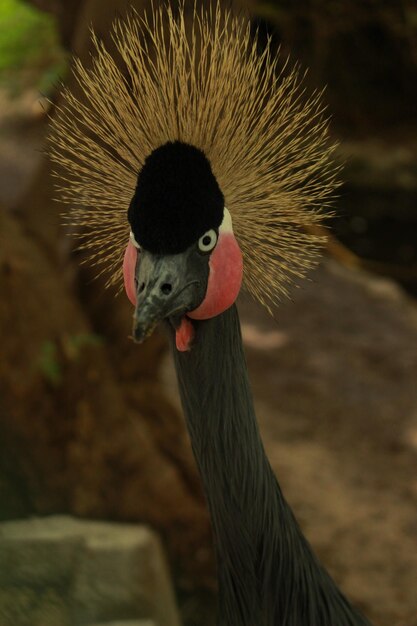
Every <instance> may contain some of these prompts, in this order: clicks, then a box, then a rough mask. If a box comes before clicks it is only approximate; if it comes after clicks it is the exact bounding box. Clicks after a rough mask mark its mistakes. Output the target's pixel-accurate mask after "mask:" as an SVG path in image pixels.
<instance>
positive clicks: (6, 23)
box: [0, 0, 66, 92]
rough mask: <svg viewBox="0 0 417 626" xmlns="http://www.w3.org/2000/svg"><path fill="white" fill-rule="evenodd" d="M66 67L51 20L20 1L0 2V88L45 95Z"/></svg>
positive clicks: (46, 15)
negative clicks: (38, 92) (35, 91)
mask: <svg viewBox="0 0 417 626" xmlns="http://www.w3.org/2000/svg"><path fill="white" fill-rule="evenodd" d="M65 67H66V62H65V55H64V52H63V51H62V49H61V48H60V46H59V41H58V34H57V29H56V25H55V21H54V19H53V18H52V17H51V16H50V15H48V14H46V13H42V12H41V11H39V10H37V9H35V8H33V7H31V6H30V5H28V4H25V2H24V1H23V0H0V85H1V86H3V87H4V86H6V87H8V88H9V89H10V90H11V91H20V90H21V89H22V88H23V87H34V88H37V89H40V90H41V91H44V92H47V91H48V90H49V89H50V87H51V85H52V84H53V83H54V82H55V81H56V80H57V78H58V76H60V75H62V74H63V73H64V72H65Z"/></svg>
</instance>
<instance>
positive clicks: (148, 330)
mask: <svg viewBox="0 0 417 626" xmlns="http://www.w3.org/2000/svg"><path fill="white" fill-rule="evenodd" d="M157 325H158V322H157V321H153V322H151V323H150V324H147V325H146V326H143V325H139V324H134V326H133V334H132V339H133V341H134V342H135V343H143V342H144V341H145V340H146V339H148V338H149V337H150V336H151V335H152V333H153V331H154V330H155V328H156V327H157Z"/></svg>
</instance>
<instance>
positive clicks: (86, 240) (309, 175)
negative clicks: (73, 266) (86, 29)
mask: <svg viewBox="0 0 417 626" xmlns="http://www.w3.org/2000/svg"><path fill="white" fill-rule="evenodd" d="M112 29H113V30H112V38H113V44H114V48H115V50H116V54H115V53H114V52H110V51H109V50H108V49H106V47H105V45H104V44H103V42H102V41H100V40H99V38H98V37H97V36H96V35H95V34H94V33H93V34H92V38H93V43H94V46H95V53H94V55H93V58H92V62H91V63H92V64H91V66H90V67H88V68H87V67H84V66H83V65H82V63H81V62H80V61H79V60H75V61H74V74H75V77H76V81H77V84H78V87H77V94H76V93H75V92H74V91H72V90H71V89H69V88H68V87H64V86H63V89H62V97H61V104H60V105H59V106H58V110H57V113H56V115H55V116H54V119H53V120H52V129H51V134H50V139H49V152H50V155H51V159H52V161H53V162H54V164H55V169H56V177H57V183H56V187H57V190H58V192H59V198H60V200H61V201H63V202H65V203H67V204H69V205H70V207H69V210H68V213H67V214H66V215H67V217H66V218H65V219H66V221H67V222H68V223H70V224H72V225H76V226H77V227H78V230H79V233H80V237H81V242H80V248H81V249H83V250H85V251H86V252H88V253H89V254H90V255H91V259H92V262H95V263H96V264H97V266H98V269H97V273H98V274H100V273H102V272H106V276H107V284H109V285H111V284H114V285H118V286H119V288H120V289H122V288H123V285H124V289H125V291H126V294H127V296H128V298H129V300H130V301H131V303H132V305H133V310H134V313H133V331H132V336H133V339H134V340H135V341H137V342H142V341H144V340H145V339H146V338H147V337H149V336H150V335H151V333H152V332H153V330H154V328H155V327H156V326H157V325H158V324H163V325H164V327H165V329H166V332H167V335H168V340H169V343H170V346H171V350H172V354H173V359H174V364H175V369H176V374H177V379H178V386H179V391H180V396H181V401H182V406H183V410H184V414H185V419H186V424H187V427H188V431H189V435H190V440H191V445H192V450H193V453H194V456H195V459H196V463H197V466H198V469H199V472H200V476H201V480H202V484H203V487H204V492H205V497H206V501H207V506H208V509H209V512H210V518H211V524H212V531H213V543H214V549H215V554H216V562H217V577H218V609H217V614H218V617H217V624H218V626H370V622H369V621H368V620H367V619H366V617H365V616H363V615H362V613H361V612H360V611H359V610H358V609H356V608H354V607H353V606H352V604H351V603H350V602H349V601H348V599H347V598H346V597H345V595H344V594H343V593H342V591H340V589H339V588H338V586H337V585H336V583H335V582H334V580H333V579H332V577H331V576H330V574H329V573H328V572H327V571H326V569H325V568H324V566H323V565H322V564H321V563H320V562H319V560H318V558H317V556H316V555H315V553H314V552H313V550H312V548H311V546H310V544H309V543H308V541H307V539H306V537H305V536H304V534H303V532H302V530H301V528H300V526H299V524H298V522H297V520H296V518H295V516H294V514H293V512H292V510H291V508H290V506H289V505H288V503H287V501H286V500H285V498H284V495H283V493H282V490H281V488H280V486H279V483H278V481H277V478H276V476H275V474H274V472H273V470H272V468H271V465H270V463H269V461H268V458H267V456H266V453H265V449H264V445H263V442H262V438H261V435H260V431H259V427H258V422H257V418H256V415H255V410H254V405H253V397H252V392H251V389H250V382H249V376H248V370H247V365H246V359H245V354H244V349H243V344H242V337H241V328H240V322H239V315H238V310H237V306H236V299H237V296H238V294H239V293H240V291H241V290H242V289H244V290H246V291H247V292H248V293H249V294H251V295H252V296H253V297H254V298H255V300H257V301H258V302H259V303H260V304H261V305H263V306H264V307H266V309H267V310H268V311H269V312H270V313H273V311H274V309H275V308H276V307H277V306H279V303H280V302H281V300H282V299H283V298H284V297H285V296H286V295H287V294H288V290H289V286H290V285H291V283H292V282H293V281H294V280H297V279H298V278H299V277H302V276H304V274H305V273H306V272H307V271H308V270H309V269H310V268H312V267H314V265H315V264H316V263H317V259H318V257H319V252H320V250H321V247H322V246H323V238H322V236H321V235H317V229H314V228H312V227H313V226H315V225H317V224H320V223H321V222H322V220H323V216H325V215H326V211H328V210H329V208H330V207H331V206H332V202H333V199H334V193H335V189H336V188H337V186H338V184H339V182H338V181H339V168H338V166H337V165H335V159H334V150H335V145H334V143H332V141H331V140H330V137H329V122H328V117H327V113H326V107H325V105H324V104H323V94H322V90H317V91H313V92H311V93H307V91H306V88H305V80H304V76H303V74H302V72H301V70H300V68H299V66H298V65H296V64H293V63H292V62H291V61H290V60H289V59H287V58H285V59H282V58H281V56H280V54H275V53H274V52H273V50H272V45H271V40H268V41H267V42H266V44H265V46H264V47H263V48H261V47H260V45H259V39H258V34H257V33H256V32H255V33H254V32H253V29H252V28H251V23H250V19H249V18H248V17H247V16H245V15H243V14H236V13H233V12H232V11H231V9H230V8H228V9H224V8H222V7H221V6H220V5H219V4H213V5H209V6H208V7H198V5H197V4H196V3H194V5H193V7H192V9H191V11H188V10H187V9H186V5H185V4H184V3H180V4H179V5H178V6H176V7H175V8H173V7H172V6H171V5H170V4H168V3H167V4H166V5H161V6H155V5H153V6H152V8H151V9H150V10H149V11H148V12H146V13H145V14H144V15H139V14H137V13H135V12H132V13H129V14H128V15H127V16H125V17H123V18H120V17H119V18H118V19H116V20H115V22H114V24H113V27H112ZM116 57H117V58H116ZM80 94H81V95H80ZM306 314H308V312H306Z"/></svg>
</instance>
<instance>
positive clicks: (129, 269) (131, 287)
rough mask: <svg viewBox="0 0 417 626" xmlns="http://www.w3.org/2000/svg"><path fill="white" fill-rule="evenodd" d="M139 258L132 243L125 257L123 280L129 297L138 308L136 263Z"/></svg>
mask: <svg viewBox="0 0 417 626" xmlns="http://www.w3.org/2000/svg"><path fill="white" fill-rule="evenodd" d="M137 258H138V251H137V248H135V246H134V245H133V243H132V242H131V241H129V243H128V244H127V248H126V252H125V256H124V258H123V279H124V283H125V291H126V294H127V297H128V298H129V300H130V301H131V303H132V304H133V306H136V285H135V270H136V261H137Z"/></svg>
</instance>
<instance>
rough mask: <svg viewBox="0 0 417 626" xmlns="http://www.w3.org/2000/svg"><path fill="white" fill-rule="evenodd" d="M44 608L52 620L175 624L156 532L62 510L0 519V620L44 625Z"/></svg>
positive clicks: (113, 625) (0, 623) (78, 625)
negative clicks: (87, 518)
mask: <svg viewBox="0 0 417 626" xmlns="http://www.w3.org/2000/svg"><path fill="white" fill-rule="evenodd" d="M17 592H19V593H20V595H22V593H23V595H24V597H23V596H22V598H23V599H22V598H20V596H19V598H17V597H15V596H16V593H17ZM42 598H53V599H54V602H53V603H51V602H49V600H48V603H45V602H44V601H43V600H42ZM41 600H42V601H41ZM52 604H53V606H52ZM50 605H51V606H50ZM20 606H21V607H22V608H21V609H20V608H19V607H20ZM52 609H53V610H52ZM43 613H45V615H48V616H49V615H56V618H57V622H56V623H54V624H52V623H51V626H66V624H71V625H74V626H88V625H91V624H98V623H101V622H103V623H105V624H106V625H107V626H179V616H178V611H177V607H176V603H175V598H174V593H173V590H172V585H171V581H170V578H169V574H168V570H167V566H166V562H165V558H164V555H163V551H162V548H161V544H160V542H159V539H158V537H157V536H156V535H155V533H153V532H152V531H151V530H150V529H148V528H146V527H144V526H139V525H134V524H113V523H105V522H93V521H84V520H77V519H75V518H71V517H66V516H54V517H47V518H36V519H29V520H20V521H16V522H5V523H2V524H0V626H35V621H34V619H35V617H36V625H37V624H39V626H41V625H42V626H46V622H45V623H44V624H42V614H43ZM58 615H59V618H58ZM111 620H113V621H111ZM141 620H142V621H141ZM147 620H148V621H147ZM149 620H150V621H149ZM49 623H50V620H49V618H48V626H49Z"/></svg>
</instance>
